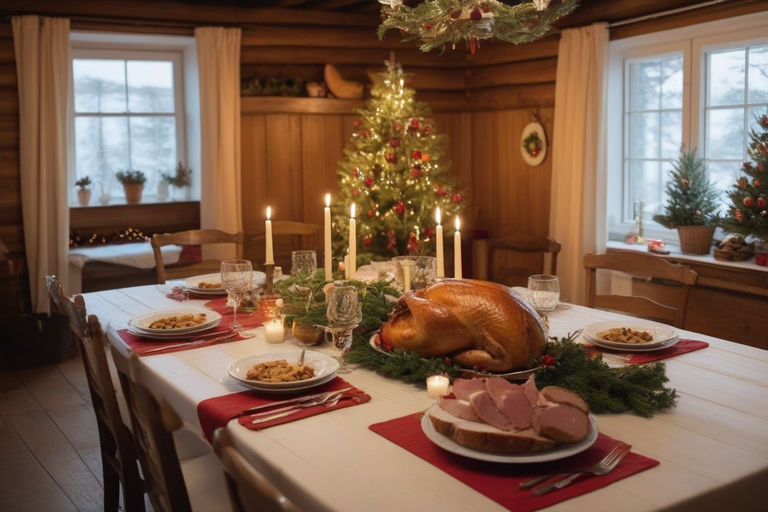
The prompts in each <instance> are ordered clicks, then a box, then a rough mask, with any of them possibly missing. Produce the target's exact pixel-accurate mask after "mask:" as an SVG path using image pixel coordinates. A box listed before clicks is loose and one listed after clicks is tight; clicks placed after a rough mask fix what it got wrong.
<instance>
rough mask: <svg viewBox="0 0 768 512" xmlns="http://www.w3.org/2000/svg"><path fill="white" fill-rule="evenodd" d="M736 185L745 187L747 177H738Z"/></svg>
mask: <svg viewBox="0 0 768 512" xmlns="http://www.w3.org/2000/svg"><path fill="white" fill-rule="evenodd" d="M738 185H739V188H746V186H747V178H745V177H744V176H742V177H741V178H739V181H738Z"/></svg>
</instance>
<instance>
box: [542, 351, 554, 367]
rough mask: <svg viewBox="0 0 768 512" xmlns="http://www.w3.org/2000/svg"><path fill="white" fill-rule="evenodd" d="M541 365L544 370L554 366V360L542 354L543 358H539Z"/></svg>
mask: <svg viewBox="0 0 768 512" xmlns="http://www.w3.org/2000/svg"><path fill="white" fill-rule="evenodd" d="M541 365H542V366H543V367H544V368H549V367H550V366H555V358H554V357H552V356H550V355H549V354H544V355H543V356H541Z"/></svg>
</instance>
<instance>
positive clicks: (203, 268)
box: [151, 229, 244, 284]
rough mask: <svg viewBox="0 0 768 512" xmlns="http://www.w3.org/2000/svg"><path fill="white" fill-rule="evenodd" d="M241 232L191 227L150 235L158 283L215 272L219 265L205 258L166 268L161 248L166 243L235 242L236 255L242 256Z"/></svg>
mask: <svg viewBox="0 0 768 512" xmlns="http://www.w3.org/2000/svg"><path fill="white" fill-rule="evenodd" d="M243 241H244V236H243V233H241V232H238V233H226V232H224V231H220V230H218V229H191V230H189V231H179V232H177V233H163V234H156V235H154V236H153V237H152V240H151V244H152V252H153V254H154V256H155V269H156V271H157V282H158V284H164V283H165V281H166V279H177V278H180V277H190V276H194V275H197V274H207V273H215V272H218V271H219V268H220V266H221V261H220V260H207V261H201V262H199V263H193V264H191V265H184V266H182V267H173V268H168V269H166V267H165V263H164V262H163V253H162V250H161V248H162V247H163V246H166V245H182V246H183V245H207V244H235V246H236V249H237V257H238V258H242V257H243V246H244V244H243Z"/></svg>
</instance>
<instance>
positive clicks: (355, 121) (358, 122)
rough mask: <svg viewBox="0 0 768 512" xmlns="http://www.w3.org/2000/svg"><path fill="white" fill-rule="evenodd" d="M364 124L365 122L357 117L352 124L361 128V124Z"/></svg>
mask: <svg viewBox="0 0 768 512" xmlns="http://www.w3.org/2000/svg"><path fill="white" fill-rule="evenodd" d="M362 124H363V123H361V122H360V120H359V119H355V120H354V121H352V126H354V127H355V128H360V125H362Z"/></svg>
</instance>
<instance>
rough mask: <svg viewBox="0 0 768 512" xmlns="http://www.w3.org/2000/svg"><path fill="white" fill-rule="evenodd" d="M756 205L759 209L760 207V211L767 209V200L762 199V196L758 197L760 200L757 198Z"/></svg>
mask: <svg viewBox="0 0 768 512" xmlns="http://www.w3.org/2000/svg"><path fill="white" fill-rule="evenodd" d="M756 205H757V207H758V208H759V209H760V210H762V209H763V208H765V198H764V197H762V196H761V197H758V198H757V201H756Z"/></svg>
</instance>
